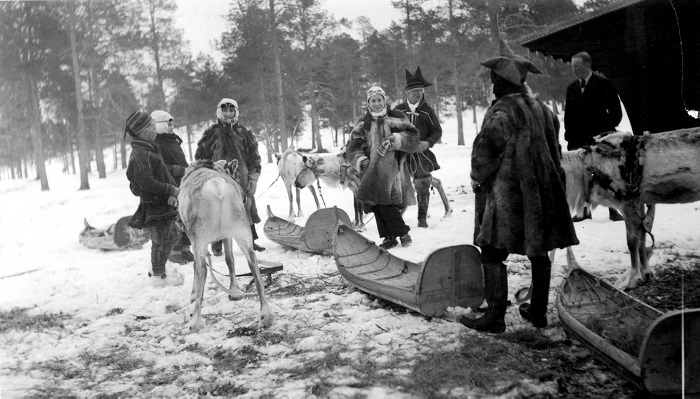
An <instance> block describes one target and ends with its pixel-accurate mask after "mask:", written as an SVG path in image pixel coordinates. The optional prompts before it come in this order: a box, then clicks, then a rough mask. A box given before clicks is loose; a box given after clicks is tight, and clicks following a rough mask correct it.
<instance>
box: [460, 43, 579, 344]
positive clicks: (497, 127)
mask: <svg viewBox="0 0 700 399" xmlns="http://www.w3.org/2000/svg"><path fill="white" fill-rule="evenodd" d="M503 48H504V53H505V55H503V56H500V57H495V58H492V59H489V60H487V61H485V62H482V65H484V66H485V67H487V68H489V69H491V81H492V82H493V85H494V87H493V92H494V94H495V96H496V100H495V101H494V102H493V104H492V105H491V107H490V108H489V110H488V111H487V113H486V116H485V117H484V123H483V125H482V128H481V131H480V132H479V134H478V135H477V136H476V139H475V140H474V146H473V149H472V162H471V165H472V168H471V179H472V187H473V188H474V191H475V193H476V194H477V201H476V202H477V210H476V216H477V220H476V223H475V232H474V236H475V238H474V243H475V244H476V245H478V246H479V247H481V260H482V264H483V271H484V293H485V299H486V302H487V303H488V309H487V310H486V313H485V314H484V315H483V316H482V317H480V318H470V317H467V316H464V317H462V318H461V319H460V321H461V322H462V323H463V324H464V325H466V326H467V327H470V328H474V329H476V330H480V331H488V332H503V331H505V328H506V326H505V320H504V317H505V312H506V307H507V301H508V277H507V276H508V274H507V270H506V266H505V264H503V261H504V260H505V259H506V258H507V257H508V255H509V254H511V253H515V254H521V255H526V256H527V257H528V258H529V259H530V262H531V264H532V283H533V289H532V301H531V303H530V304H524V305H525V306H522V307H521V314H522V316H523V317H524V318H525V319H527V320H529V321H531V322H532V324H533V325H535V326H536V327H546V326H547V318H546V312H547V302H548V298H549V283H550V275H551V263H550V260H549V258H548V256H547V252H548V251H550V250H552V249H554V248H563V247H568V246H571V245H576V244H578V239H577V238H576V233H575V231H574V227H573V223H572V221H571V215H570V213H569V207H568V205H567V202H566V191H565V174H564V170H563V169H562V168H561V158H560V157H561V147H560V145H559V140H558V132H559V122H558V121H557V119H556V117H555V116H554V115H553V114H552V112H551V111H550V110H549V109H548V108H547V107H546V106H544V105H543V104H542V103H541V102H540V101H539V100H538V99H536V98H534V97H532V96H531V95H529V94H528V92H527V89H526V87H525V85H524V82H525V78H526V76H527V72H532V73H541V72H540V70H539V68H537V66H536V65H534V64H533V63H531V62H530V61H529V60H527V59H526V58H524V57H521V56H518V55H515V54H513V52H512V50H510V48H509V47H507V45H506V44H505V43H503Z"/></svg>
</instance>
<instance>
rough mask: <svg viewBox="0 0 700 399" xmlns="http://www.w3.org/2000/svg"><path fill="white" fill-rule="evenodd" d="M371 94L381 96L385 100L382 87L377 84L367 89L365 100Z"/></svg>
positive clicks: (371, 95)
mask: <svg viewBox="0 0 700 399" xmlns="http://www.w3.org/2000/svg"><path fill="white" fill-rule="evenodd" d="M373 96H382V98H383V99H384V101H386V93H384V89H382V88H381V87H379V86H372V87H370V88H369V90H367V101H368V102H369V99H370V98H371V97H373Z"/></svg>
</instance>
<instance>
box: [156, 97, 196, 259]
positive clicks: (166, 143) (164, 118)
mask: <svg viewBox="0 0 700 399" xmlns="http://www.w3.org/2000/svg"><path fill="white" fill-rule="evenodd" d="M151 118H152V119H153V123H154V124H155V127H156V140H155V143H156V146H157V147H158V149H159V151H160V154H161V155H162V156H163V160H164V161H165V164H166V165H167V167H168V171H169V172H170V174H171V175H172V176H173V178H174V179H175V183H177V186H178V187H180V181H181V180H182V176H183V175H184V174H185V169H187V166H188V165H189V164H188V163H187V158H185V152H184V151H182V145H181V144H182V139H181V138H180V136H178V135H177V134H175V132H174V131H173V129H174V128H175V119H174V118H173V116H172V115H170V114H169V113H168V112H165V111H162V110H157V111H153V112H151ZM168 259H169V260H170V261H171V262H175V263H179V264H183V265H184V264H186V263H189V262H192V261H194V255H192V252H191V251H190V240H189V238H188V237H187V234H186V233H185V232H184V231H182V232H181V233H180V240H179V242H178V244H177V245H175V248H173V252H171V253H170V257H169V258H168Z"/></svg>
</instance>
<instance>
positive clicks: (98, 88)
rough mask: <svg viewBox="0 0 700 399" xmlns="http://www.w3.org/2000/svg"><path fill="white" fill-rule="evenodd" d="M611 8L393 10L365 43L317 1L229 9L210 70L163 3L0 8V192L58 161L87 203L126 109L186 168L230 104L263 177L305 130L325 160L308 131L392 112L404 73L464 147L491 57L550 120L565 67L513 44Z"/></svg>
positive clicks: (524, 0)
mask: <svg viewBox="0 0 700 399" xmlns="http://www.w3.org/2000/svg"><path fill="white" fill-rule="evenodd" d="M614 1H619V0H588V1H585V2H584V3H583V4H581V5H580V6H579V5H577V3H576V2H574V1H573V0H439V1H438V0H431V2H430V3H431V7H424V3H425V1H422V0H395V1H392V5H393V6H394V7H395V8H396V9H397V10H399V11H400V13H401V15H402V18H401V19H400V20H397V21H394V22H392V23H391V25H390V27H389V28H388V29H385V30H382V31H378V30H376V29H375V28H374V27H373V26H372V24H371V23H370V20H369V18H367V17H358V18H356V19H355V20H352V21H351V20H347V19H335V18H334V17H332V16H331V15H330V14H329V13H328V11H327V10H326V9H324V7H323V6H322V4H321V2H319V0H240V1H237V2H231V3H230V4H229V6H228V13H227V16H226V21H227V28H226V30H225V31H224V33H223V34H221V37H219V38H218V39H217V40H216V47H217V49H218V50H219V51H220V52H221V54H223V57H222V58H221V60H218V59H215V58H214V57H212V56H211V55H208V54H205V53H199V54H197V55H193V54H191V53H190V51H189V47H188V45H187V43H186V42H185V41H184V40H183V32H182V30H180V29H178V28H177V27H176V24H175V13H176V11H177V3H176V2H175V1H173V0H130V1H122V0H99V1H95V0H93V1H91V0H82V1H60V2H58V1H57V2H52V1H11V2H0V180H4V179H23V178H24V179H26V178H36V179H37V180H39V181H40V182H41V190H42V191H45V190H49V188H50V185H49V181H48V177H47V174H46V167H45V163H46V162H47V160H62V162H63V165H64V166H63V171H64V173H67V174H80V187H79V189H80V190H85V189H89V188H90V182H89V177H90V175H91V173H92V170H91V165H92V161H95V163H94V165H96V168H97V176H98V178H105V177H106V168H107V165H105V161H104V150H107V149H111V150H112V151H113V152H114V154H113V155H114V157H112V158H113V160H114V161H113V165H111V167H112V168H113V169H118V168H122V169H124V168H126V164H127V151H126V143H127V142H128V140H129V139H128V138H125V137H124V121H125V119H126V117H127V116H128V115H129V114H130V113H131V112H133V111H134V110H136V109H139V108H141V109H144V110H147V111H148V112H150V111H153V110H156V109H163V110H167V111H169V112H170V113H171V114H172V115H174V116H175V119H176V124H177V125H178V128H180V130H179V132H180V133H181V136H182V137H183V138H184V140H185V142H186V143H187V144H188V148H189V154H187V155H188V156H189V158H190V160H191V159H192V155H193V144H196V143H192V137H193V129H204V128H205V127H206V126H207V124H210V123H213V122H214V118H215V113H214V109H215V107H216V104H217V103H218V101H219V100H220V99H221V98H224V97H233V98H235V99H236V100H237V101H238V103H239V106H240V108H241V114H242V116H241V121H242V123H244V124H245V125H246V126H248V127H250V128H251V129H252V131H253V132H254V133H255V134H256V135H257V137H258V139H259V141H260V142H262V143H263V144H264V146H265V147H266V151H262V150H261V154H262V155H263V158H265V157H266V158H267V162H272V160H273V159H274V157H273V154H274V153H275V152H279V151H284V150H286V149H287V148H288V147H289V146H292V145H294V143H295V136H296V135H298V134H300V132H302V131H304V130H306V129H305V128H306V126H304V125H303V124H305V123H310V124H311V132H312V139H311V143H312V148H310V149H306V150H309V151H323V146H322V141H321V134H322V132H324V134H331V135H332V136H333V137H332V139H333V140H332V141H333V143H334V145H335V146H336V147H338V146H342V144H343V143H344V142H345V140H346V138H347V136H346V135H347V133H348V132H349V130H350V129H351V127H352V126H353V124H354V122H355V121H356V120H357V119H358V117H359V116H361V115H362V113H363V112H364V106H365V90H366V89H367V88H368V87H369V86H371V85H374V84H377V85H380V86H382V87H383V88H384V89H385V90H386V92H387V95H388V101H389V102H390V103H392V102H396V101H399V100H400V99H401V98H402V97H403V96H404V89H403V88H404V82H405V72H404V70H405V69H410V70H411V72H413V71H414V70H415V68H416V66H420V67H421V69H422V71H423V73H424V75H425V76H427V77H428V78H429V80H431V81H432V82H433V83H434V84H433V86H431V87H429V88H428V89H427V90H426V95H427V98H428V99H429V101H430V103H431V104H432V105H433V107H434V108H435V109H436V111H437V112H438V115H439V117H445V116H455V117H456V119H457V121H458V124H457V130H458V131H457V137H458V140H457V141H458V143H457V144H458V145H464V144H465V143H464V134H463V126H462V123H463V122H462V120H463V118H462V114H463V113H464V112H472V113H473V115H474V122H475V123H476V108H477V107H485V106H488V102H489V94H490V93H489V88H490V81H489V76H488V74H487V73H486V72H485V71H486V70H485V68H482V67H481V66H480V64H479V63H480V62H481V61H483V60H484V59H486V58H488V57H491V56H494V55H496V54H497V53H498V44H497V43H498V42H499V38H502V39H505V40H506V41H509V42H510V43H511V46H512V47H513V48H514V50H515V51H516V52H518V53H520V54H523V55H527V56H529V57H530V58H532V59H534V60H535V61H536V62H537V64H538V65H540V66H541V67H542V68H543V69H544V70H545V75H544V76H533V77H532V78H530V79H528V82H529V84H530V86H531V88H532V90H533V92H535V93H536V94H537V96H538V97H539V98H540V99H542V100H544V101H548V102H552V106H553V109H554V111H555V112H558V107H559V106H558V103H559V104H562V103H563V102H564V95H565V88H566V85H567V84H568V83H569V82H570V81H571V80H573V77H572V75H571V72H570V68H569V66H568V65H567V64H563V63H561V62H559V61H555V60H552V59H545V58H543V57H542V56H541V55H539V54H528V53H527V50H526V49H524V48H522V47H519V46H517V45H515V42H516V41H517V39H518V38H519V37H522V36H524V35H526V34H529V33H532V32H534V31H537V30H539V29H542V28H545V27H547V26H551V25H553V24H556V23H557V22H560V21H563V20H566V19H568V18H570V17H572V16H575V15H576V14H578V13H583V12H587V11H591V10H595V9H597V8H600V7H602V6H605V5H607V4H609V3H612V2H614ZM370 11H371V10H370ZM34 172H35V174H34ZM30 173H31V175H30Z"/></svg>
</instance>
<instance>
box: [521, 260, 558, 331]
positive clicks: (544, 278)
mask: <svg viewBox="0 0 700 399" xmlns="http://www.w3.org/2000/svg"><path fill="white" fill-rule="evenodd" d="M531 262H532V298H531V299H530V303H523V304H521V305H520V308H519V309H520V315H521V316H522V317H523V318H524V319H525V320H528V321H529V322H531V323H532V325H533V326H535V327H537V328H544V327H547V304H548V303H549V282H550V279H551V277H552V263H551V262H550V260H549V258H548V257H547V256H542V257H538V258H533V259H532V260H531Z"/></svg>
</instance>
